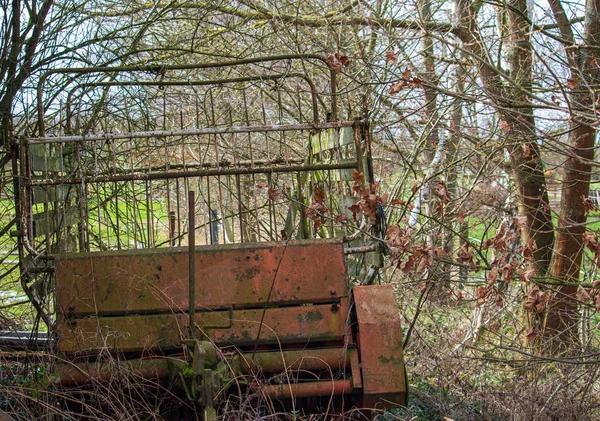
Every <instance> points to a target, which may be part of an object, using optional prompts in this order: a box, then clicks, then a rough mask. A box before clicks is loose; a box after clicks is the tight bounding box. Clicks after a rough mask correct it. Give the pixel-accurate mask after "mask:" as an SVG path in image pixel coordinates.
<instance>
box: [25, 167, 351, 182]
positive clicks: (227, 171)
mask: <svg viewBox="0 0 600 421" xmlns="http://www.w3.org/2000/svg"><path fill="white" fill-rule="evenodd" d="M352 168H358V163H356V162H340V163H337V164H314V165H291V166H287V167H255V168H222V169H214V170H193V171H174V172H164V173H150V174H148V173H146V174H143V173H142V174H123V175H117V176H114V175H104V176H96V177H85V178H84V179H83V180H82V179H81V178H79V177H74V178H67V177H61V178H55V179H48V180H23V184H24V185H25V186H27V187H31V186H56V185H61V184H91V183H104V182H109V181H131V180H139V181H143V180H170V179H174V178H182V177H207V176H215V175H236V174H275V173H290V172H303V171H325V170H339V169H352Z"/></svg>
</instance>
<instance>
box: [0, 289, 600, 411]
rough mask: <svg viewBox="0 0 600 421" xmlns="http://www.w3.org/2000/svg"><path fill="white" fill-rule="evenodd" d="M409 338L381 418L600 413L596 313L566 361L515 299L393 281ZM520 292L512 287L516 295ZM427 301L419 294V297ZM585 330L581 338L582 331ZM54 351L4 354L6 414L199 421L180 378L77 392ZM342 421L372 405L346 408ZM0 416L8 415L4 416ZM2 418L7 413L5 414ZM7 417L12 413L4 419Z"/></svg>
mask: <svg viewBox="0 0 600 421" xmlns="http://www.w3.org/2000/svg"><path fill="white" fill-rule="evenodd" d="M397 286H398V288H397V297H398V302H399V305H400V309H401V314H402V316H403V318H404V327H403V328H404V334H405V337H408V341H407V344H406V348H405V360H406V366H407V371H408V376H409V382H410V400H409V406H408V407H407V408H399V409H397V410H392V411H390V412H387V413H378V415H377V419H379V420H385V421H392V420H398V421H406V420H410V421H421V420H423V421H425V420H439V421H450V420H456V421H458V420H465V421H487V420H489V421H501V420H514V421H538V420H539V421H542V420H548V421H555V420H561V421H562V420H582V421H586V420H590V421H591V420H597V419H600V393H599V392H600V382H599V381H598V370H599V369H600V364H599V363H600V359H599V358H598V357H599V356H600V352H599V351H598V349H597V348H595V347H594V344H595V341H596V338H597V327H596V326H595V325H594V323H593V321H594V318H593V315H592V316H590V318H589V319H588V322H590V323H588V326H587V328H586V329H587V330H585V329H583V328H582V333H581V336H582V339H585V338H588V340H587V341H585V342H583V341H582V343H585V344H586V346H585V347H584V346H582V347H581V348H579V349H577V350H576V351H572V352H571V353H569V354H565V355H563V356H561V357H553V356H548V355H545V354H544V353H543V352H539V349H535V348H534V347H533V346H527V343H523V340H522V338H523V327H522V320H521V314H520V308H519V304H518V301H517V300H514V302H515V303H516V304H514V305H512V306H511V305H509V304H506V305H503V306H497V305H495V304H493V303H491V304H489V305H488V304H486V305H483V306H476V305H474V303H475V301H476V297H475V295H474V294H475V293H474V292H473V296H472V297H470V296H469V293H468V291H469V290H468V288H465V289H464V291H465V293H464V294H462V295H461V296H460V297H461V299H460V300H456V299H455V297H454V296H452V295H451V294H449V295H448V297H450V298H447V299H440V298H439V297H433V298H427V297H426V296H425V297H424V295H426V294H423V291H424V290H423V288H422V285H418V284H412V283H410V282H409V281H406V283H405V284H403V285H402V286H401V284H398V285H397ZM518 293H519V292H515V294H518ZM419 298H423V299H419ZM584 333H585V335H584ZM51 355H52V352H51V350H49V349H47V350H43V351H39V352H36V353H25V352H20V353H17V354H15V353H8V352H2V353H1V354H0V356H1V361H0V410H2V411H4V413H6V414H8V415H9V416H10V417H12V419H14V420H37V419H40V420H41V419H44V420H46V419H54V420H75V419H87V420H120V421H121V420H122V421H130V420H163V419H164V420H195V419H198V420H200V419H202V415H201V411H200V410H199V409H198V408H197V407H194V406H193V405H191V404H190V403H189V402H187V401H186V400H185V399H184V398H183V397H184V396H185V393H183V392H182V390H181V389H180V388H179V386H178V383H177V382H176V381H175V380H173V381H172V382H171V383H158V382H157V381H155V380H153V379H143V378H141V377H135V376H133V377H132V376H128V377H122V376H121V377H119V378H115V380H114V381H111V382H92V383H90V384H87V385H85V386H80V387H77V388H68V387H63V386H61V385H59V384H58V383H57V377H56V374H55V372H54V371H53V358H54V357H52V356H51ZM329 403H331V405H328V403H326V404H322V405H321V406H320V407H317V406H313V407H312V408H311V404H312V403H311V402H304V404H305V406H306V407H307V408H309V409H312V411H313V413H312V414H307V413H306V412H305V408H302V407H301V405H299V406H298V407H295V408H292V409H290V408H289V407H288V408H287V409H286V410H285V411H284V410H283V409H282V408H281V407H279V406H277V404H276V403H274V402H271V401H269V400H268V399H265V398H264V397H260V396H258V397H257V396H256V395H250V396H242V397H239V396H232V397H231V398H230V399H229V400H227V401H226V405H224V406H222V407H221V410H220V412H219V418H218V419H220V420H275V419H284V420H293V421H301V420H325V419H330V418H331V417H330V415H329V414H330V413H331V411H332V410H333V408H334V404H335V399H332V400H331V402H329ZM348 409H349V411H348V412H346V414H345V419H348V420H360V419H366V417H365V414H368V413H370V412H369V411H363V412H359V411H358V410H357V409H356V408H348ZM0 415H3V414H2V413H0ZM0 419H2V418H1V417H0ZM7 419H8V418H7Z"/></svg>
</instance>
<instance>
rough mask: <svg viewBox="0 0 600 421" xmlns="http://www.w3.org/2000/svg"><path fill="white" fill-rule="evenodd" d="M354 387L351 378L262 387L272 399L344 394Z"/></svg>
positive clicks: (262, 390)
mask: <svg viewBox="0 0 600 421" xmlns="http://www.w3.org/2000/svg"><path fill="white" fill-rule="evenodd" d="M352 389H353V388H352V382H351V381H350V380H331V381H317V382H308V383H289V384H285V383H284V384H277V385H267V386H262V387H260V390H261V392H262V393H264V394H265V395H267V396H268V397H270V398H272V399H290V398H308V397H312V396H331V395H343V394H345V393H350V392H352Z"/></svg>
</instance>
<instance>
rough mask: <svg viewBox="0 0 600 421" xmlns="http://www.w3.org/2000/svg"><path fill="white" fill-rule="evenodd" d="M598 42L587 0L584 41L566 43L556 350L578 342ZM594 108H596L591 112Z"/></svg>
mask: <svg viewBox="0 0 600 421" xmlns="http://www.w3.org/2000/svg"><path fill="white" fill-rule="evenodd" d="M551 7H552V11H553V13H554V16H555V18H556V20H557V23H558V24H559V28H560V30H561V35H562V37H563V38H564V39H566V40H567V41H569V42H571V43H573V42H574V37H573V33H572V30H571V28H570V26H569V25H568V22H567V21H566V18H565V14H564V11H563V9H562V5H561V4H560V2H558V1H556V0H555V1H552V2H551ZM599 43H600V0H588V2H587V7H586V16H585V27H584V39H583V44H584V45H583V46H581V48H578V49H576V48H574V47H575V45H572V46H570V47H569V46H568V47H567V55H568V58H569V63H570V65H571V81H572V85H574V86H572V88H573V89H572V91H571V94H570V101H571V104H570V105H571V107H570V108H571V110H572V114H571V120H570V121H571V123H570V124H571V131H570V133H569V143H570V149H569V151H568V152H569V153H568V156H567V161H566V164H565V178H564V180H563V184H562V197H561V207H560V215H559V219H558V232H557V240H556V250H555V253H554V259H553V261H552V267H551V275H552V277H553V278H554V279H557V280H560V281H563V282H565V283H571V285H562V286H559V287H558V289H557V291H556V296H555V297H554V299H553V300H552V301H551V302H550V305H549V308H548V311H547V314H546V323H545V328H546V331H545V334H546V336H547V338H548V340H549V343H548V345H549V351H550V352H553V353H558V352H562V351H565V350H567V349H569V348H570V347H572V345H573V344H577V343H578V329H577V324H578V321H579V315H578V312H577V299H576V292H577V287H576V286H574V285H573V284H574V283H577V282H578V281H579V274H580V269H581V261H582V256H583V249H584V244H583V234H584V232H585V222H586V219H587V210H586V207H585V202H584V199H585V198H587V197H588V194H589V189H590V176H591V171H592V165H591V163H592V162H593V160H594V144H595V140H596V129H595V127H594V124H596V123H597V121H595V120H591V119H590V118H589V117H586V116H585V113H586V111H587V112H590V111H591V110H592V109H593V107H594V104H595V103H596V100H597V99H598V90H597V89H598V88H597V87H598V82H599V81H600V74H599V71H598V66H597V64H595V61H596V59H595V57H594V49H596V48H597V46H598V45H599ZM592 112H593V111H592Z"/></svg>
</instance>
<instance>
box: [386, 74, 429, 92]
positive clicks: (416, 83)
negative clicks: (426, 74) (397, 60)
mask: <svg viewBox="0 0 600 421" xmlns="http://www.w3.org/2000/svg"><path fill="white" fill-rule="evenodd" d="M400 77H401V78H400V79H399V80H398V81H396V82H394V83H392V85H391V86H390V89H389V91H388V93H389V94H390V95H393V94H397V93H398V92H400V91H401V90H402V89H404V88H407V87H410V88H420V87H422V86H423V82H424V80H423V79H421V78H419V77H417V76H415V77H412V71H411V70H410V69H406V70H404V71H403V72H402V74H401V75H400Z"/></svg>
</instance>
